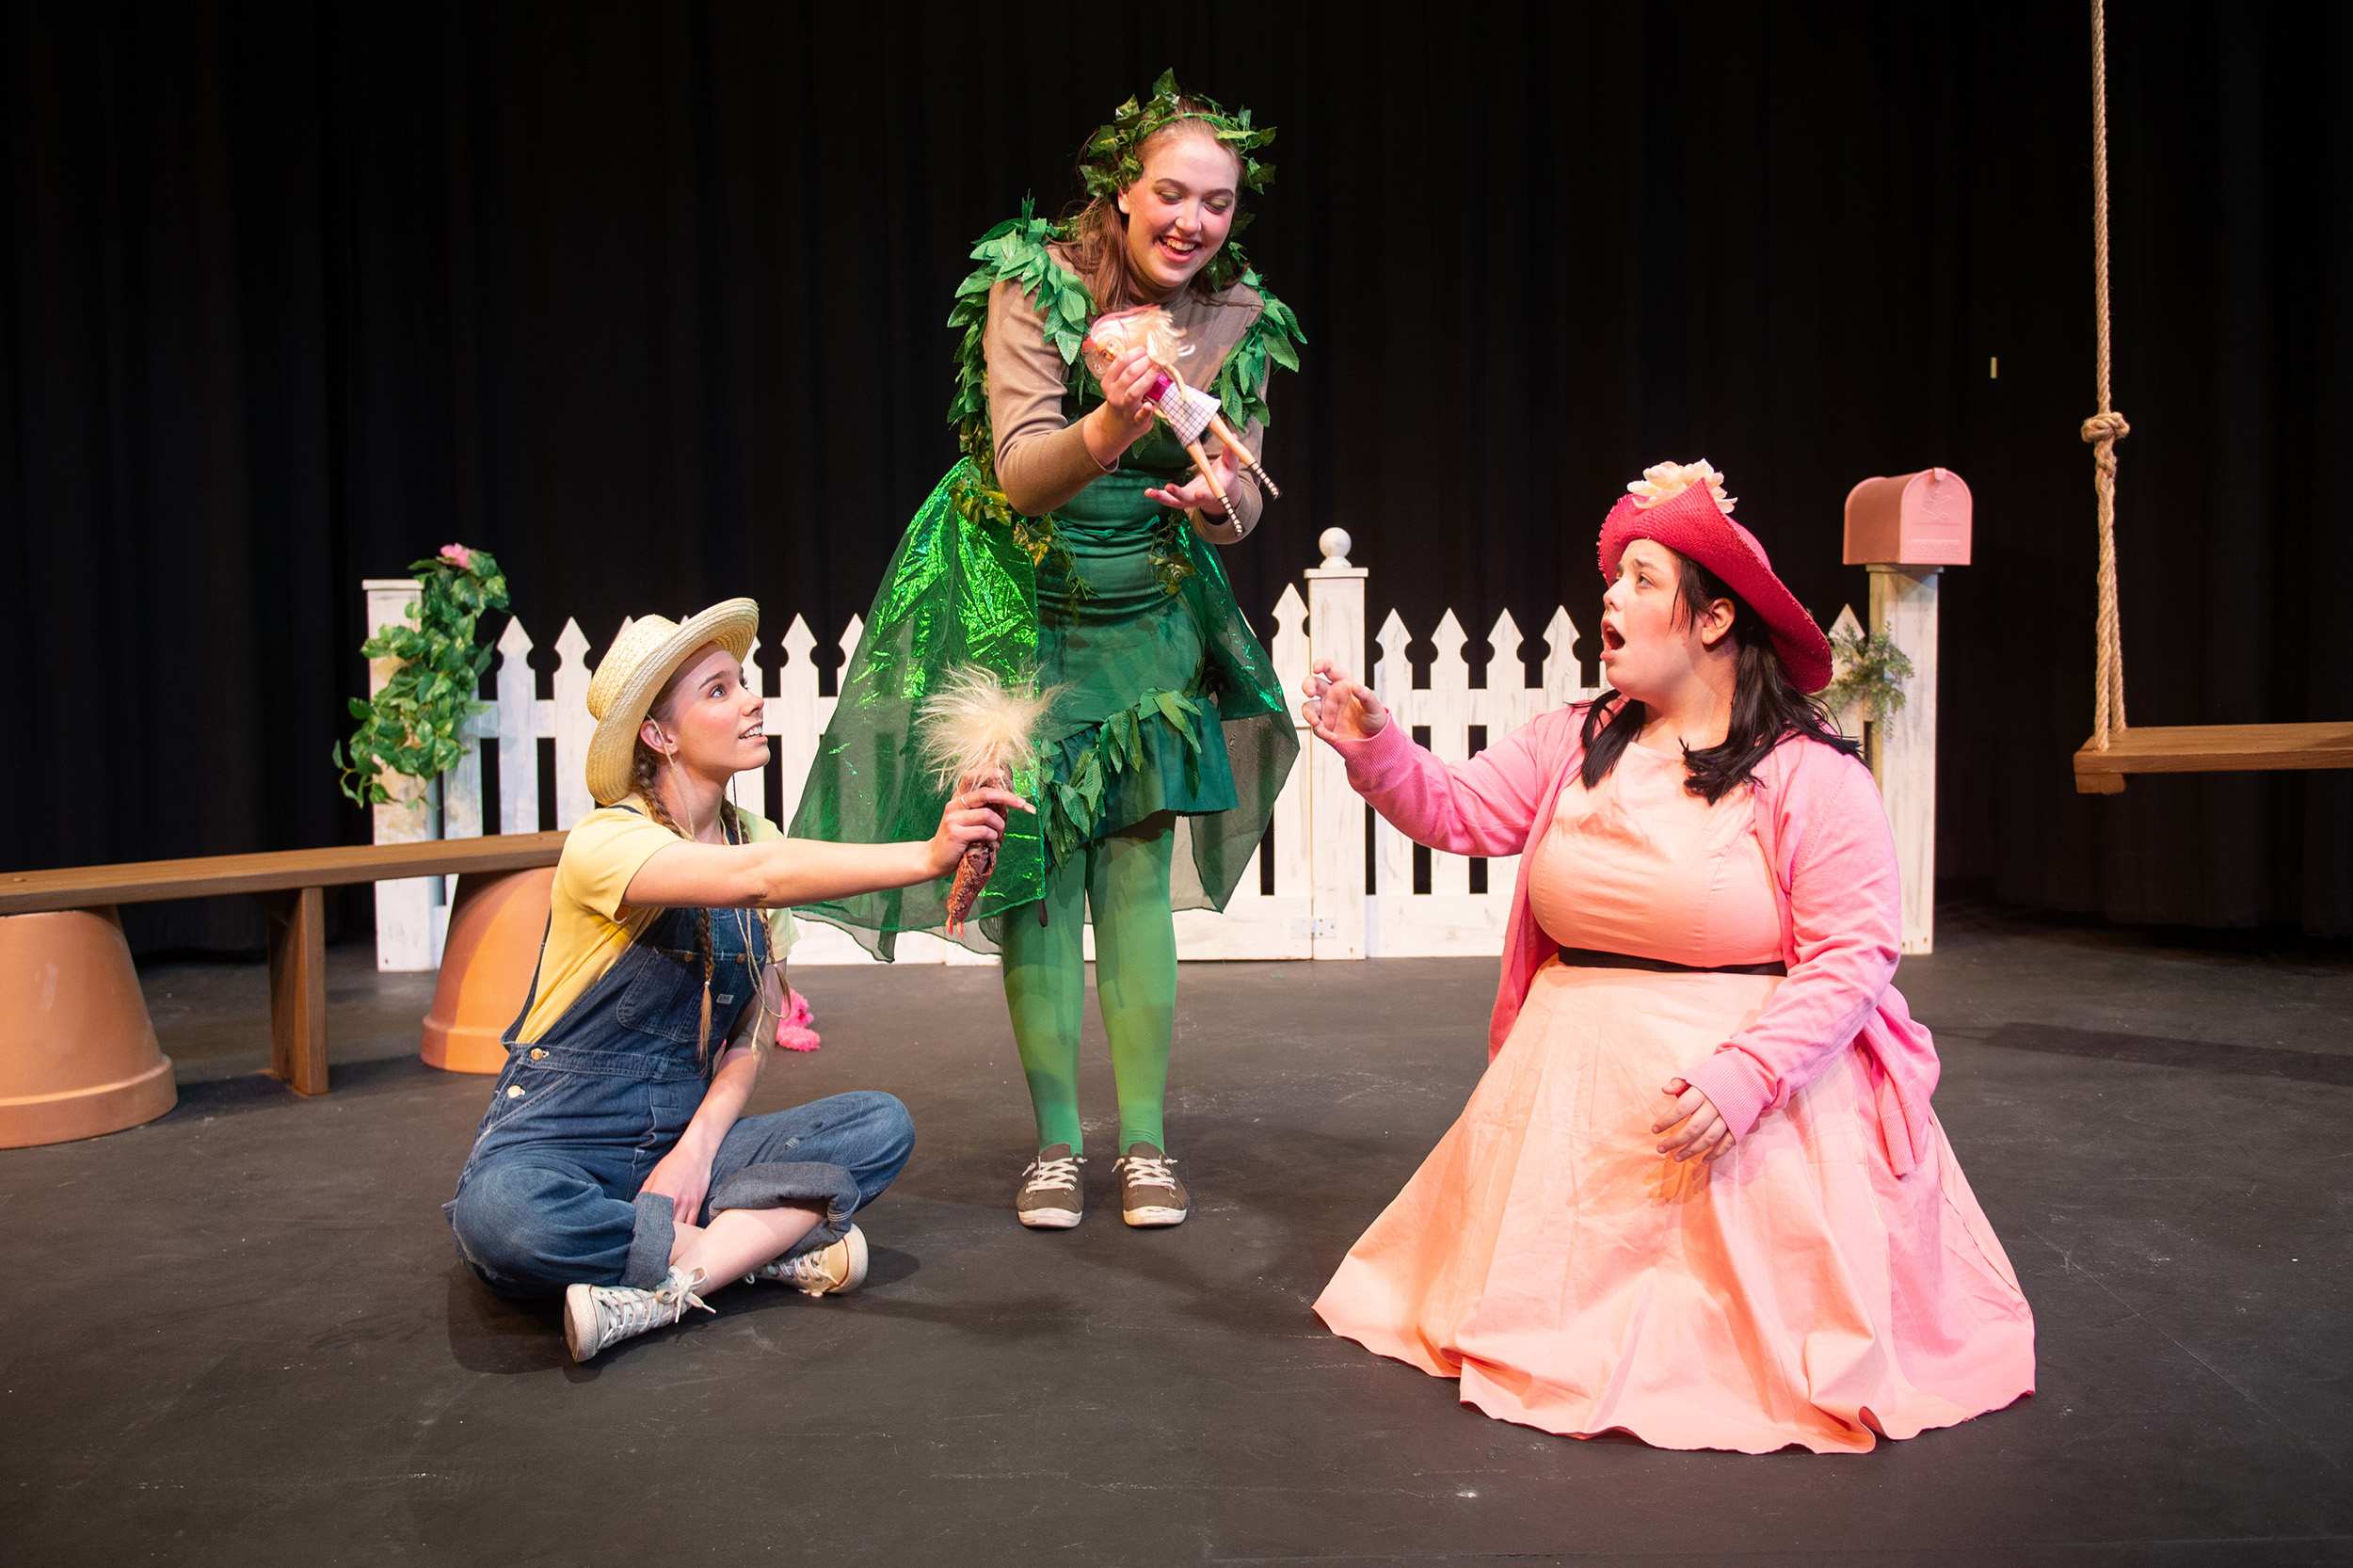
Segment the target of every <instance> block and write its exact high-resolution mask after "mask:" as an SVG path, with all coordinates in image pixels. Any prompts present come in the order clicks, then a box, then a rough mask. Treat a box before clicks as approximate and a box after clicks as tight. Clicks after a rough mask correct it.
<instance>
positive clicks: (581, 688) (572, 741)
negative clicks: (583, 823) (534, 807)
mask: <svg viewBox="0 0 2353 1568" xmlns="http://www.w3.org/2000/svg"><path fill="white" fill-rule="evenodd" d="M622 624H623V625H624V626H626V625H627V624H628V623H627V622H623V623H622ZM587 652H588V637H587V634H586V633H585V632H582V631H581V629H580V622H578V621H576V620H567V621H565V623H564V631H563V633H562V635H560V636H558V637H557V638H556V639H555V657H556V664H555V682H554V684H555V825H556V826H558V827H569V826H571V825H572V824H574V823H576V822H578V821H580V819H581V818H583V817H584V816H586V815H587V814H588V813H589V812H591V811H593V810H595V809H596V808H597V803H596V802H595V801H594V800H592V799H590V798H589V795H588V742H589V739H590V737H592V736H594V735H595V734H596V732H597V723H596V720H594V719H592V718H590V717H589V716H588V678H589V673H590V672H589V669H588V662H587V658H586V655H587ZM534 798H535V800H536V796H535V797H534Z"/></svg>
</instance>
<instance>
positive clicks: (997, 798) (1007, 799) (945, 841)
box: [926, 784, 1037, 877]
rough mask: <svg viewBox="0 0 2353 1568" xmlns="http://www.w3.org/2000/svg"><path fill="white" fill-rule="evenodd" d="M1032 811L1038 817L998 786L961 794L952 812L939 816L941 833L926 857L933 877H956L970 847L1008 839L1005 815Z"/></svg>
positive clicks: (951, 800)
mask: <svg viewBox="0 0 2353 1568" xmlns="http://www.w3.org/2000/svg"><path fill="white" fill-rule="evenodd" d="M1016 810H1019V811H1028V812H1030V813H1032V815H1034V814H1035V813H1036V811H1037V808H1036V807H1034V806H1032V805H1031V804H1030V803H1029V802H1028V801H1026V800H1023V799H1022V798H1021V797H1020V796H1019V795H1017V794H1015V793H1014V792H1012V791H1011V790H1000V789H999V788H997V786H995V785H994V784H984V785H976V786H973V787H970V788H967V789H963V790H959V791H957V792H955V793H954V794H952V795H950V796H949V797H948V808H947V809H946V810H944V811H942V812H940V813H939V831H938V832H936V833H935V834H933V835H932V840H931V843H930V844H929V845H928V846H926V853H927V854H928V855H929V856H930V857H931V865H932V875H934V876H935V877H940V876H952V875H954V874H955V870H956V862H957V861H959V860H961V859H963V858H964V852H965V849H966V847H967V846H968V845H971V844H978V843H991V844H993V843H995V842H996V841H997V840H1000V839H1001V838H1003V837H1004V836H1005V813H1006V812H1008V811H1016Z"/></svg>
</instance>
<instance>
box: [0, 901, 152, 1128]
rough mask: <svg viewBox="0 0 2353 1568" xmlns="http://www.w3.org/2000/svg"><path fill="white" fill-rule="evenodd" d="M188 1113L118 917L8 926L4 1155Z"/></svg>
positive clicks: (2, 924)
mask: <svg viewBox="0 0 2353 1568" xmlns="http://www.w3.org/2000/svg"><path fill="white" fill-rule="evenodd" d="M179 1102H180V1090H179V1085H178V1084H177V1083H176V1082H175V1081H174V1080H173V1079H172V1076H171V1058H169V1057H168V1056H166V1055H165V1054H164V1053H163V1050H162V1048H160V1047H159V1046H157V1045H156V1043H155V1025H154V1023H153V1021H152V1019H150V1018H149V1017H148V1016H147V998H146V997H145V996H143V995H142V994H141V993H140V991H139V976H138V970H137V969H136V968H135V967H134V966H133V965H132V963H131V949H130V946H129V944H127V943H125V942H124V941H123V939H122V923H121V921H120V920H119V919H117V918H116V915H115V912H114V911H113V910H112V909H68V910H60V911H57V912H56V913H52V914H40V915H8V916H0V1148H11V1149H16V1148H25V1147H28V1146H30V1145H32V1144H64V1143H70V1142H72V1140H73V1139H76V1138H95V1137H97V1136H98V1135H99V1134H101V1133H104V1132H120V1131H121V1130H122V1129H123V1128H127V1127H137V1126H138V1125H139V1124H140V1123H142V1122H152V1121H153V1120H154V1119H155V1118H156V1117H158V1116H160V1115H162V1114H163V1113H164V1112H167V1111H169V1110H170V1109H171V1108H172V1107H173V1106H174V1105H177V1104H178V1103H179Z"/></svg>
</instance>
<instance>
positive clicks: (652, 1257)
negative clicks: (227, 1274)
mask: <svg viewBox="0 0 2353 1568" xmlns="http://www.w3.org/2000/svg"><path fill="white" fill-rule="evenodd" d="M747 938H748V943H747ZM711 945H712V958H713V960H714V963H713V968H712V980H711V1038H710V1044H709V1048H708V1056H709V1059H710V1060H709V1061H708V1062H706V1061H701V1060H698V1059H697V1051H696V1038H697V1036H698V1034H699V1033H700V1025H701V1019H702V999H703V960H702V954H701V952H699V951H698V950H697V948H696V940H695V911H694V910H692V909H667V910H664V911H663V912H662V914H660V915H659V916H657V917H656V918H655V919H654V920H653V922H652V924H651V925H649V926H648V928H647V929H646V931H645V932H644V933H643V934H641V935H640V936H638V937H637V939H636V940H635V941H633V942H632V943H631V944H630V945H629V948H628V949H627V951H625V952H623V953H622V954H621V956H620V957H619V958H618V959H616V960H615V961H614V964H613V967H612V968H609V969H607V970H606V971H605V972H604V974H603V975H602V976H601V977H600V978H599V979H598V981H597V982H596V984H593V985H591V986H590V987H589V988H588V989H587V991H586V992H584V994H583V995H582V996H581V998H580V1000H577V1001H575V1002H573V1003H572V1005H571V1006H570V1007H569V1008H568V1009H567V1010H566V1012H565V1014H564V1016H562V1017H561V1018H559V1019H557V1020H556V1021H555V1023H554V1024H553V1025H552V1026H551V1027H550V1028H549V1030H548V1031H547V1032H546V1033H545V1034H543V1035H541V1036H540V1037H539V1038H538V1039H537V1040H535V1041H533V1042H531V1043H530V1044H528V1045H524V1044H522V1043H520V1042H519V1041H518V1040H517V1039H516V1036H517V1034H519V1033H520V1032H521V1030H522V1026H523V1020H524V1019H525V1018H527V1017H529V1016H531V1005H532V1001H533V1000H536V997H537V994H538V989H539V978H538V975H537V974H536V972H535V973H534V974H533V976H532V982H531V996H530V997H527V998H526V999H525V1000H524V1002H523V1008H522V1012H521V1013H520V1014H518V1015H517V1016H516V1018H515V1021H514V1023H513V1024H512V1025H510V1026H509V1027H508V1028H507V1031H506V1034H505V1037H504V1038H505V1045H506V1051H507V1054H506V1066H505V1069H504V1071H502V1072H501V1073H500V1074H499V1078H498V1085H497V1087H496V1088H495V1089H494V1090H492V1092H491V1095H490V1109H489V1110H488V1112H485V1113H484V1115H483V1118H482V1127H481V1130H480V1131H479V1132H478V1133H476V1134H475V1137H474V1145H473V1152H472V1154H471V1155H470V1156H468V1157H467V1160H466V1165H465V1168H464V1169H463V1170H462V1171H460V1172H459V1173H458V1175H457V1192H456V1195H455V1196H454V1197H453V1198H452V1199H451V1201H450V1202H449V1203H447V1204H445V1205H443V1206H442V1212H444V1213H445V1214H447V1215H448V1216H449V1221H450V1227H451V1230H452V1231H453V1233H454V1234H455V1236H456V1243H457V1256H459V1257H460V1258H461V1259H463V1260H464V1262H465V1265H466V1267H467V1268H468V1269H470V1270H472V1272H473V1274H474V1276H475V1277H476V1278H478V1279H480V1280H481V1281H482V1283H483V1284H485V1285H487V1286H488V1287H489V1288H491V1289H493V1290H496V1291H498V1292H499V1293H500V1294H502V1295H508V1296H540V1295H552V1294H558V1293H560V1292H562V1290H563V1289H564V1288H565V1287H566V1286H568V1285H573V1284H587V1285H628V1286H634V1287H636V1288H640V1289H646V1288H652V1287H653V1286H656V1285H659V1284H660V1283H661V1282H662V1280H663V1277H664V1275H665V1274H667V1273H668V1272H669V1266H670V1248H671V1244H672V1241H673V1240H674V1238H675V1234H676V1233H675V1231H674V1229H673V1226H672V1205H671V1201H670V1199H669V1198H667V1197H665V1196H663V1195H662V1194H660V1193H652V1192H648V1193H643V1194H641V1193H640V1192H638V1189H639V1188H640V1187H642V1186H643V1185H644V1184H645V1181H646V1178H647V1177H648V1176H650V1175H651V1174H652V1173H653V1168H654V1166H655V1165H656V1164H657V1163H658V1162H659V1161H660V1160H662V1157H663V1156H664V1155H666V1154H668V1153H669V1152H670V1150H671V1149H672V1148H673V1147H674V1146H675V1145H676V1144H677V1143H678V1141H679V1138H680V1134H682V1133H683V1132H685V1130H686V1126H687V1123H688V1122H690V1121H692V1120H693V1119H694V1115H695V1112H696V1108H697V1107H699V1106H700V1105H701V1104H702V1098H703V1095H704V1094H705V1093H706V1092H707V1091H708V1089H709V1087H710V1078H709V1075H710V1071H711V1066H712V1064H714V1063H715V1062H716V1061H717V1059H718V1057H719V1055H720V1053H721V1052H722V1051H724V1050H725V1049H726V1048H727V1039H728V1032H729V1031H731V1030H732V1029H733V1028H734V1027H735V1025H736V1023H737V1021H738V1020H739V1019H740V1018H741V1017H742V1016H743V1014H744V1009H745V1008H746V1007H749V1006H752V1005H754V1004H755V1003H756V1002H757V1000H758V998H759V989H760V973H761V969H762V968H763V967H764V965H765V964H766V961H767V949H768V931H767V922H766V921H765V920H763V919H761V917H760V914H759V913H758V912H757V911H744V912H742V915H741V918H740V919H739V917H738V912H737V911H735V910H731V909H714V910H712V912H711ZM544 951H545V948H544V945H543V947H542V952H544ZM765 1043H766V1042H764V1041H762V1042H759V1044H763V1045H764V1044H765ZM914 1144H915V1129H914V1125H913V1123H912V1122H911V1121H910V1119H909V1118H908V1116H907V1112H906V1107H904V1106H903V1105H901V1104H900V1103H899V1101H898V1100H897V1099H896V1098H894V1097H893V1096H889V1095H886V1094H880V1093H876V1092H873V1091H871V1090H861V1091H857V1092H855V1093H851V1094H846V1095H835V1096H829V1097H828V1098H825V1099H821V1100H815V1101H812V1102H811V1103H809V1104H808V1105H804V1106H798V1107H795V1108H794V1109H792V1110H790V1111H779V1112H775V1113H774V1114H771V1115H766V1116H745V1117H742V1118H740V1119H738V1120H737V1122H736V1124H735V1126H734V1127H733V1128H731V1129H729V1131H728V1135H727V1137H726V1139H725V1140H724V1141H722V1143H721V1144H720V1145H719V1151H718V1153H717V1155H716V1156H714V1157H713V1159H712V1162H711V1184H710V1195H709V1196H708V1197H707V1198H706V1199H705V1200H704V1204H703V1212H702V1213H701V1214H700V1215H698V1216H697V1217H696V1221H697V1223H698V1224H710V1223H711V1217H712V1215H714V1214H716V1213H718V1212H719V1211H720V1210H722V1209H727V1208H778V1207H781V1206H782V1205H784V1204H786V1203H792V1202H797V1203H807V1204H811V1205H821V1206H822V1207H823V1208H824V1222H823V1223H822V1224H819V1225H818V1226H817V1228H816V1229H814V1230H812V1231H810V1232H809V1233H808V1237H807V1238H806V1239H804V1240H802V1241H801V1242H800V1243H799V1244H798V1245H797V1246H795V1247H793V1248H792V1252H793V1253H794V1254H798V1253H802V1252H808V1251H810V1250H813V1249H815V1248H818V1247H824V1246H827V1245H830V1244H831V1243H832V1242H834V1241H836V1240H839V1239H840V1237H841V1235H842V1233H843V1232H844V1231H846V1230H847V1229H848V1228H849V1224H850V1216H851V1215H852V1214H853V1213H855V1212H856V1210H857V1209H859V1208H862V1207H864V1206H865V1205H867V1204H869V1203H872V1202H873V1200H874V1199H875V1198H876V1197H878V1196H879V1195H880V1194H881V1193H882V1191H883V1189H884V1188H886V1187H888V1185H889V1184H890V1182H891V1179H892V1178H893V1177H894V1176H897V1175H898V1174H899V1171H900V1169H901V1168H902V1167H903V1166H904V1165H905V1164H906V1160H907V1156H908V1154H909V1153H910V1152H911V1151H912V1150H913V1148H914Z"/></svg>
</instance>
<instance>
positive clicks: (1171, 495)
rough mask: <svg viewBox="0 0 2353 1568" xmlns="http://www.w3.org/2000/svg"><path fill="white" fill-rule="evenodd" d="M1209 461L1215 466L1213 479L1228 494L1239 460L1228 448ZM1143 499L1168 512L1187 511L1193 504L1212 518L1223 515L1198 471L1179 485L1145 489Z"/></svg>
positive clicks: (1223, 512) (1192, 507)
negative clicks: (1156, 504) (1214, 477)
mask: <svg viewBox="0 0 2353 1568" xmlns="http://www.w3.org/2000/svg"><path fill="white" fill-rule="evenodd" d="M1209 461H1210V463H1211V464H1212V465H1214V466H1215V467H1216V469H1217V482H1218V483H1219V484H1220V485H1222V486H1224V487H1225V489H1226V491H1227V492H1228V493H1229V494H1230V493H1231V492H1232V490H1233V488H1234V481H1235V480H1236V479H1238V478H1240V477H1241V463H1240V462H1239V461H1238V460H1237V459H1236V458H1235V456H1234V455H1233V454H1232V453H1230V452H1221V453H1219V454H1218V455H1217V456H1214V457H1212V458H1210V459H1209ZM1144 500H1146V501H1152V502H1157V503H1159V504H1160V505H1162V506H1165V507H1167V508H1168V509H1169V510H1170V511H1172V512H1190V511H1193V509H1195V508H1196V507H1197V508H1199V509H1200V510H1202V511H1204V512H1207V513H1209V516H1211V517H1213V518H1222V517H1224V516H1225V507H1224V506H1221V505H1220V504H1218V499H1217V491H1215V490H1213V489H1211V488H1209V481H1208V480H1207V479H1205V478H1203V477H1202V476H1201V475H1200V474H1198V473H1196V474H1194V475H1193V477H1192V478H1190V479H1188V480H1186V481H1185V482H1184V483H1183V484H1181V485H1171V486H1169V487H1168V488H1165V489H1154V490H1146V491H1144Z"/></svg>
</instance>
